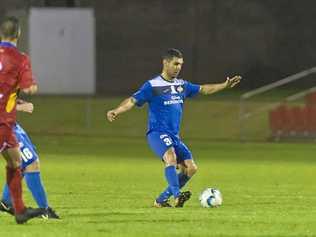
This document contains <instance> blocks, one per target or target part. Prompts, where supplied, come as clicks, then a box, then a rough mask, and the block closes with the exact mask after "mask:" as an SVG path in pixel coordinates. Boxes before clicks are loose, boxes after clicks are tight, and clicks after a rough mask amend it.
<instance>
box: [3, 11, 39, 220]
mask: <svg viewBox="0 0 316 237" xmlns="http://www.w3.org/2000/svg"><path fill="white" fill-rule="evenodd" d="M20 33H21V30H20V26H19V21H18V19H17V18H15V17H6V18H5V19H4V20H3V21H2V22H1V23H0V38H1V43H0V152H1V154H2V156H3V157H4V159H5V160H6V162H7V167H6V174H7V184H8V186H9V190H10V194H11V199H12V203H13V207H14V212H15V220H16V222H17V223H18V224H22V223H25V222H27V221H28V220H29V219H31V218H34V217H37V216H39V215H41V214H43V210H42V209H39V208H38V209H34V208H26V207H25V206H24V202H23V199H22V183H21V180H22V176H21V170H20V162H21V154H20V150H19V144H18V142H17V139H16V137H15V135H14V129H13V127H14V124H15V122H16V103H17V93H18V91H19V90H20V92H21V93H25V94H34V93H36V92H37V85H36V82H35V81H34V79H33V75H32V69H31V63H30V59H29V57H28V56H27V55H25V54H22V53H21V52H19V51H18V49H17V48H16V45H17V41H18V38H19V36H20Z"/></svg>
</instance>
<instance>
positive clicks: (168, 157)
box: [163, 147, 177, 166]
mask: <svg viewBox="0 0 316 237" xmlns="http://www.w3.org/2000/svg"><path fill="white" fill-rule="evenodd" d="M163 160H164V162H165V163H166V166H170V165H174V166H176V165H177V156H176V154H175V152H174V149H173V147H171V148H169V149H168V150H167V151H166V153H165V154H164V156H163Z"/></svg>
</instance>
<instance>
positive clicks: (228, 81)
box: [225, 75, 241, 88]
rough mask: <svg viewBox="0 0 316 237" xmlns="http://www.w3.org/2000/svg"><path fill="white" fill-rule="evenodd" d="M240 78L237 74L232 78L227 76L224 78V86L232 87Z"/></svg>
mask: <svg viewBox="0 0 316 237" xmlns="http://www.w3.org/2000/svg"><path fill="white" fill-rule="evenodd" d="M240 80H241V76H239V75H237V76H234V77H232V78H229V77H227V78H226V82H225V83H226V88H233V87H234V86H236V85H237V84H238V83H239V82H240Z"/></svg>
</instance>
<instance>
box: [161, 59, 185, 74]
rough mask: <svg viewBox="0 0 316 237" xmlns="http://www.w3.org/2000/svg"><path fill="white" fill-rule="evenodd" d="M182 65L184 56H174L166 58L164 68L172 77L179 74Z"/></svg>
mask: <svg viewBox="0 0 316 237" xmlns="http://www.w3.org/2000/svg"><path fill="white" fill-rule="evenodd" d="M182 65H183V58H176V57H173V58H172V59H171V60H164V69H165V71H166V73H167V74H168V76H169V77H171V78H175V77H177V76H178V75H179V73H180V71H181V68H182Z"/></svg>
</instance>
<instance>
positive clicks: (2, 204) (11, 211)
mask: <svg viewBox="0 0 316 237" xmlns="http://www.w3.org/2000/svg"><path fill="white" fill-rule="evenodd" d="M0 211H2V212H7V213H9V214H10V215H12V216H14V209H13V207H12V206H10V205H7V204H6V203H5V202H4V201H0Z"/></svg>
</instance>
